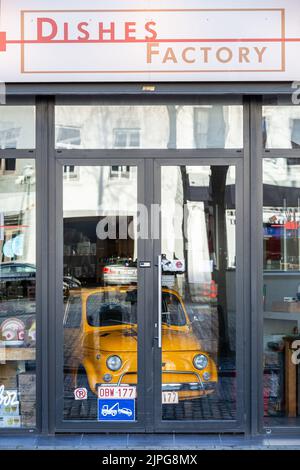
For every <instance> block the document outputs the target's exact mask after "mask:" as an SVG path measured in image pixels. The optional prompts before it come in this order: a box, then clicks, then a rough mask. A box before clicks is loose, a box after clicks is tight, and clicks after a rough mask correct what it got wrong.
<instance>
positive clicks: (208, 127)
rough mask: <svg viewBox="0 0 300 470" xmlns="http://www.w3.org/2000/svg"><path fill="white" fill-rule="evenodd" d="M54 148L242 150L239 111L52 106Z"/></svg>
mask: <svg viewBox="0 0 300 470" xmlns="http://www.w3.org/2000/svg"><path fill="white" fill-rule="evenodd" d="M55 122H56V148H60V149H76V148H87V149H97V148H104V149H139V148H142V149H148V148H157V149H160V148H161V149H167V148H181V149H185V148H190V149H192V148H227V149H230V148H238V149H240V148H243V107H242V106H241V105H240V104H230V105H213V104H207V105H196V106H180V105H169V106H56V121H55Z"/></svg>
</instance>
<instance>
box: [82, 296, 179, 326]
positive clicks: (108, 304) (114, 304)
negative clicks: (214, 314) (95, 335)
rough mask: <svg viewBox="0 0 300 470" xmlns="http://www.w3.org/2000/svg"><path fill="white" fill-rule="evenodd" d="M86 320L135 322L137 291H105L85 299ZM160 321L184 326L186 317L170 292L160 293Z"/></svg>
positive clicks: (92, 323) (109, 323)
mask: <svg viewBox="0 0 300 470" xmlns="http://www.w3.org/2000/svg"><path fill="white" fill-rule="evenodd" d="M86 311H87V322H88V324H89V325H90V326H94V327H102V326H114V325H124V324H125V325H128V324H137V291H136V290H130V291H124V292H123V291H122V292H120V291H106V292H98V293H96V294H92V295H90V296H89V297H88V299H87V306H86ZM162 323H163V324H166V325H168V326H184V325H185V324H186V317H185V314H184V311H183V308H182V306H181V303H180V302H179V299H178V298H177V297H176V296H175V295H174V294H172V293H169V292H163V295H162Z"/></svg>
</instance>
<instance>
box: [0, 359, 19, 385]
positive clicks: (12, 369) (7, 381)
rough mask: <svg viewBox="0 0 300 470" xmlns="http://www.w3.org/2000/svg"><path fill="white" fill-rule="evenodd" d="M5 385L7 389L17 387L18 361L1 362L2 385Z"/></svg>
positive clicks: (0, 378)
mask: <svg viewBox="0 0 300 470" xmlns="http://www.w3.org/2000/svg"><path fill="white" fill-rule="evenodd" d="M1 385H4V387H5V388H6V389H8V388H9V389H14V388H17V363H16V362H7V363H6V364H0V386H1Z"/></svg>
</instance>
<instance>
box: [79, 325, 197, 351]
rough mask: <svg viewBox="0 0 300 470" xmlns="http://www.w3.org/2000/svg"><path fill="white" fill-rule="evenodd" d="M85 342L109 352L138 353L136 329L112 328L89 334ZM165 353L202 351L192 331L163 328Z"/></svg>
mask: <svg viewBox="0 0 300 470" xmlns="http://www.w3.org/2000/svg"><path fill="white" fill-rule="evenodd" d="M85 341H86V342H88V343H89V346H90V347H92V348H94V349H97V350H101V351H107V352H114V353H117V352H126V351H127V352H136V351H137V342H138V336H137V329H136V327H128V328H127V327H126V328H124V327H123V328H112V329H105V331H99V330H98V331H97V332H91V333H88V334H87V336H86V338H85ZM162 349H163V351H198V350H199V349H201V345H200V343H199V340H198V339H197V338H196V336H195V335H194V334H193V332H192V331H187V330H184V331H179V330H176V329H173V328H170V327H169V328H163V331H162Z"/></svg>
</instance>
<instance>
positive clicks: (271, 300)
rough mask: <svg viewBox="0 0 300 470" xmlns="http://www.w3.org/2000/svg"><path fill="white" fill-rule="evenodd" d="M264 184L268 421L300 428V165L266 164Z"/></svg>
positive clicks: (276, 161) (292, 162)
mask: <svg viewBox="0 0 300 470" xmlns="http://www.w3.org/2000/svg"><path fill="white" fill-rule="evenodd" d="M263 183H264V186H263V200H264V207H263V228H264V284H263V289H262V290H263V292H262V293H263V304H264V305H263V306H264V382H263V383H264V415H265V422H266V424H267V425H285V424H291V423H296V420H297V423H298V424H299V422H298V419H299V413H300V401H299V392H298V388H299V384H300V382H299V371H298V366H297V363H296V362H295V357H293V353H294V351H293V347H294V341H297V340H298V339H300V335H299V331H300V330H299V328H300V160H299V159H289V158H277V159H264V163H263ZM296 350H297V347H295V351H296Z"/></svg>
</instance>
